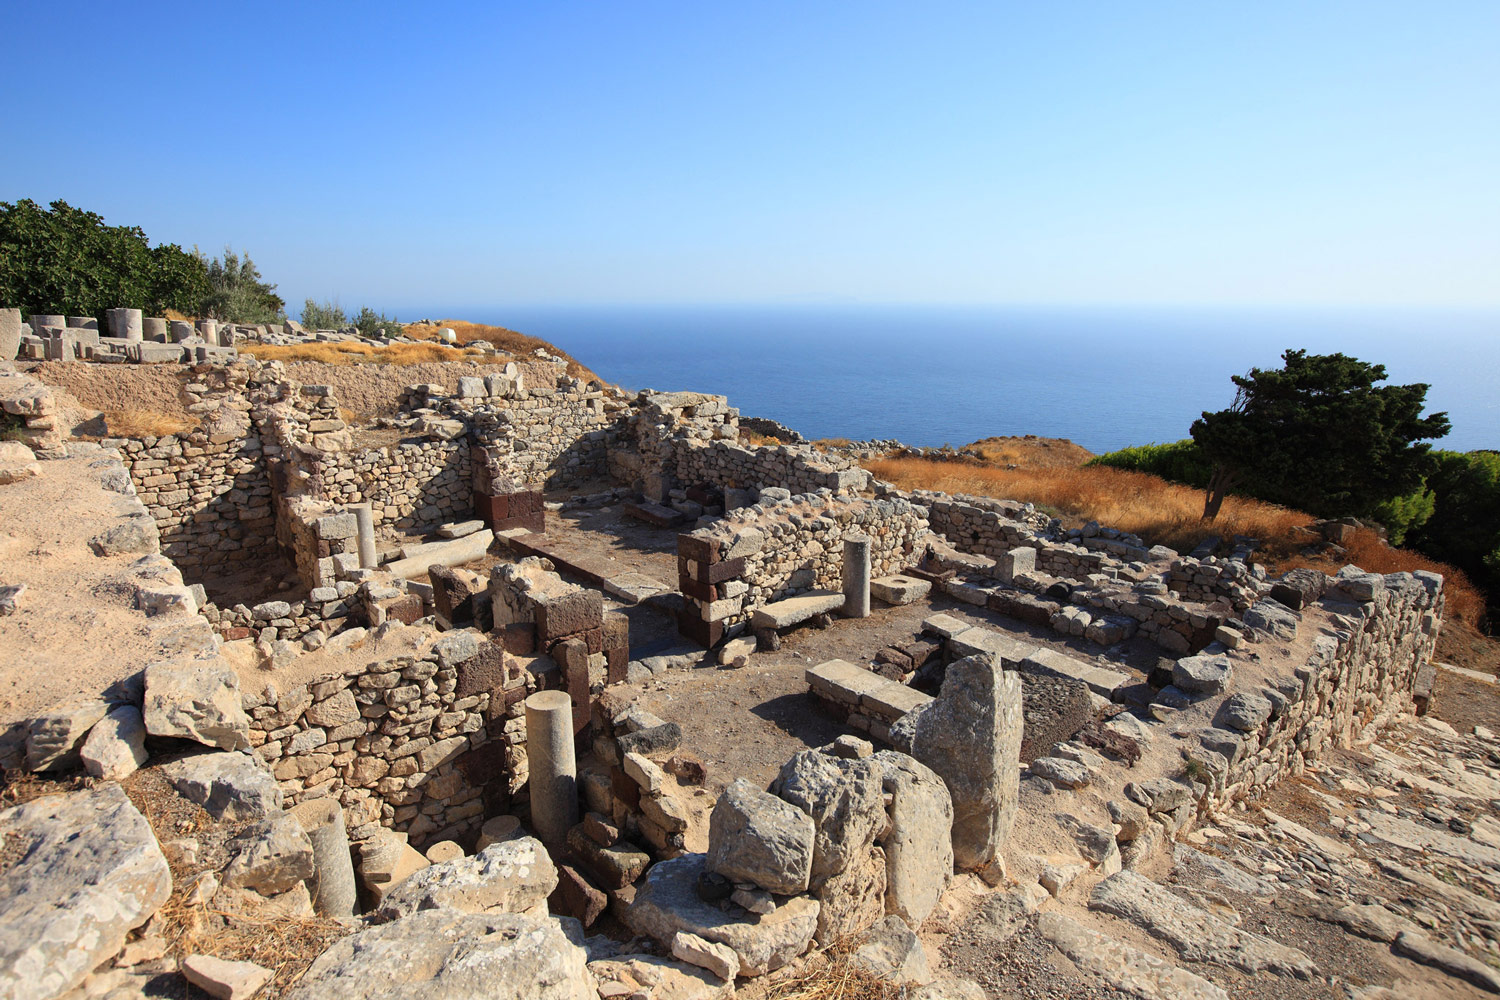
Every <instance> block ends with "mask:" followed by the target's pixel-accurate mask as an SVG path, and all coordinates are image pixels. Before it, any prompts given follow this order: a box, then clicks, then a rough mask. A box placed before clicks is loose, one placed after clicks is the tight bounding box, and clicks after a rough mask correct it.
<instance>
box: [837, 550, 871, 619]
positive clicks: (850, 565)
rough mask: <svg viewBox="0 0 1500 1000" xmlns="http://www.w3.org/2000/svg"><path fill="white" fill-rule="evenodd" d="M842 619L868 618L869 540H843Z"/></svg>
mask: <svg viewBox="0 0 1500 1000" xmlns="http://www.w3.org/2000/svg"><path fill="white" fill-rule="evenodd" d="M843 613H844V617H845V618H868V617H870V539H869V537H868V536H865V535H853V536H851V537H849V538H846V539H844V611H843Z"/></svg>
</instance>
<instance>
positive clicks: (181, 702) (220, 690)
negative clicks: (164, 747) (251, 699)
mask: <svg viewBox="0 0 1500 1000" xmlns="http://www.w3.org/2000/svg"><path fill="white" fill-rule="evenodd" d="M142 714H143V715H144V716H145V719H146V731H147V732H148V733H150V734H151V735H152V736H183V737H186V738H187V739H190V740H197V741H198V742H199V743H202V744H204V745H205V746H211V747H218V748H219V749H221V750H244V749H248V748H249V746H250V719H249V717H247V716H246V715H245V710H244V708H242V707H241V704H240V681H239V677H238V676H237V675H236V674H235V672H234V668H232V667H231V666H230V665H229V664H228V663H227V662H226V661H225V660H224V659H223V658H222V657H218V656H215V657H214V658H212V659H208V660H161V661H158V662H156V663H153V664H151V665H150V666H148V667H146V700H145V706H144V710H143V712H142Z"/></svg>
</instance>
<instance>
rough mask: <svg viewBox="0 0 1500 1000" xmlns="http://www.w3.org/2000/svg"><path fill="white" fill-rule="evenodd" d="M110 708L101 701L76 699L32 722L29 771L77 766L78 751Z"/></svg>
mask: <svg viewBox="0 0 1500 1000" xmlns="http://www.w3.org/2000/svg"><path fill="white" fill-rule="evenodd" d="M108 711H109V706H108V705H107V704H105V702H104V701H103V700H102V699H99V698H75V699H74V700H72V701H69V702H67V703H65V704H62V705H58V706H56V707H54V708H52V709H49V710H48V711H47V713H46V714H44V715H40V716H37V717H36V718H35V719H32V720H31V725H30V727H29V728H28V729H27V733H26V769H27V770H28V771H54V770H61V769H64V768H68V767H75V766H77V764H78V763H79V749H80V748H81V747H82V745H83V740H84V737H86V736H87V735H88V733H89V730H91V729H92V728H93V727H94V725H95V724H96V723H97V722H99V720H100V719H103V718H104V716H105V714H106V713H107V712H108Z"/></svg>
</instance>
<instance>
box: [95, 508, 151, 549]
mask: <svg viewBox="0 0 1500 1000" xmlns="http://www.w3.org/2000/svg"><path fill="white" fill-rule="evenodd" d="M89 548H91V549H93V550H94V554H95V555H98V556H122V555H138V554H140V553H147V552H160V551H161V536H160V534H158V532H157V529H156V522H155V521H154V520H152V519H151V518H150V517H149V516H146V515H141V516H131V517H126V518H123V519H122V520H121V522H120V523H119V524H117V525H115V526H114V527H113V528H110V529H109V530H107V531H103V532H100V533H99V534H97V535H95V536H94V537H93V538H91V539H89Z"/></svg>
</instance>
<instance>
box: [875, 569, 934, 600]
mask: <svg viewBox="0 0 1500 1000" xmlns="http://www.w3.org/2000/svg"><path fill="white" fill-rule="evenodd" d="M931 590H932V584H931V583H930V582H929V581H927V580H919V579H917V578H916V577H914V576H899V575H897V576H882V577H879V578H877V579H874V580H871V581H870V596H871V597H874V598H876V599H877V600H881V601H884V602H885V603H887V604H895V605H902V604H914V603H916V602H917V601H920V600H921V599H922V598H924V597H926V596H927V595H928V593H929V592H931Z"/></svg>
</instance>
